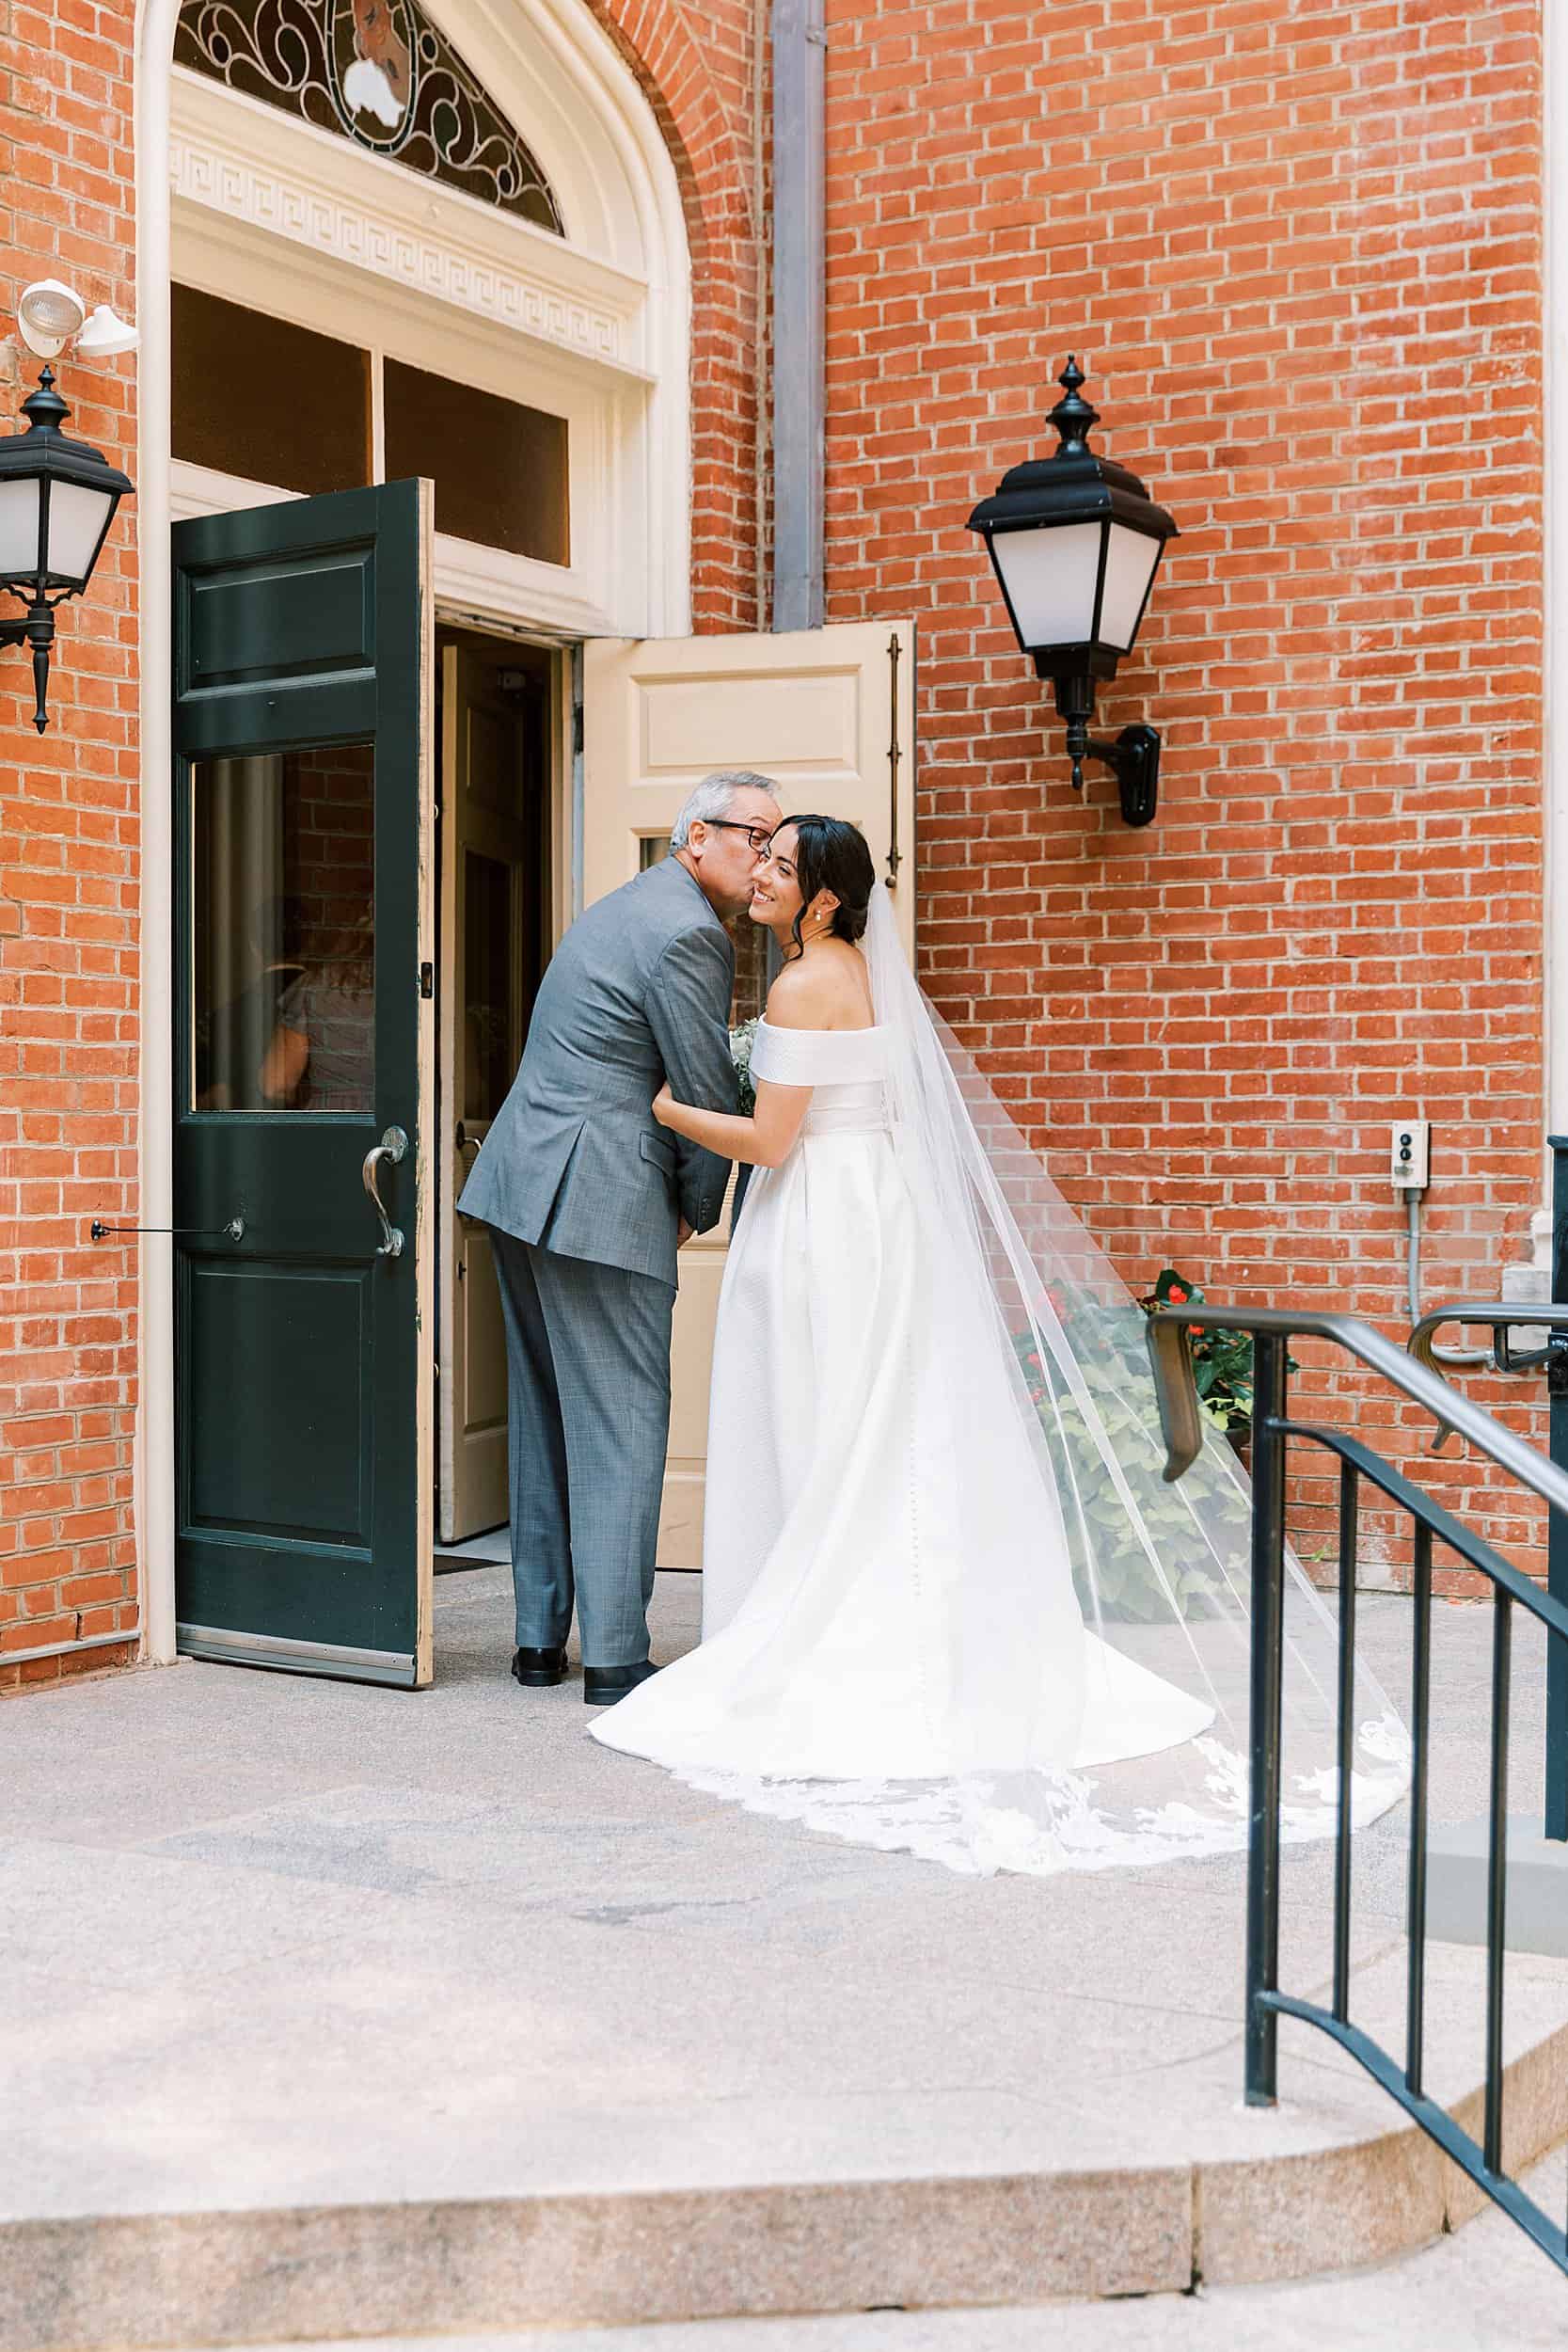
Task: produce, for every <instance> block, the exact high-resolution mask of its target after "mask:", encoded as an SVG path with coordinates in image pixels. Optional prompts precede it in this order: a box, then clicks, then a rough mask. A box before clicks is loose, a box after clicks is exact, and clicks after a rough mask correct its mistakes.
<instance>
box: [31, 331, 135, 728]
mask: <svg viewBox="0 0 1568 2352" xmlns="http://www.w3.org/2000/svg"><path fill="white" fill-rule="evenodd" d="M22 413H23V415H24V417H25V418H26V419H27V430H26V432H25V433H12V434H8V435H6V436H4V437H0V590H3V591H4V592H5V594H6V595H8V596H16V597H17V598H19V599H20V601H21V602H22V603H23V604H24V605H25V606H26V607H27V617H26V619H25V620H24V621H0V645H30V646H31V647H32V649H33V691H34V702H35V705H36V707H35V708H34V711H33V724H34V726H35V727H37V729H38V731H39V733H40V735H41V734H42V733H43V731H44V729H45V727H46V726H47V725H48V724H49V654H50V648H51V647H52V646H53V644H54V643H55V608H56V607H57V606H58V605H61V604H63V603H64V602H65V600H66V598H67V597H68V596H80V595H81V594H82V592H83V590H84V589H85V588H86V586H87V582H88V580H90V579H91V578H92V574H93V567H94V565H95V564H97V562H98V558H99V555H100V553H101V551H102V549H103V542H104V540H105V539H106V538H107V537H108V535H109V526H110V524H111V523H112V522H113V521H114V518H115V512H116V509H117V508H118V507H119V501H120V500H121V499H122V498H126V497H128V496H129V495H130V493H131V488H132V485H131V480H130V477H129V475H127V474H123V473H121V472H120V470H119V467H118V466H111V465H110V463H109V461H108V459H107V458H106V457H104V456H103V455H102V454H101V453H99V451H97V450H95V449H89V448H88V447H87V443H86V442H85V441H77V440H73V439H72V438H71V435H70V434H69V433H65V432H63V431H62V430H61V427H62V426H63V424H64V422H65V420H66V418H67V417H69V416H70V414H71V411H70V409H69V408H68V407H67V406H66V405H65V402H64V401H63V400H62V399H61V398H60V396H59V394H58V392H57V391H56V390H55V376H54V371H53V370H52V369H50V368H47V367H46V368H45V369H44V371H43V373H42V374H41V375H40V378H39V388H38V390H37V391H36V392H34V393H32V394H31V396H30V397H29V398H28V399H26V400H24V402H23V404H22Z"/></svg>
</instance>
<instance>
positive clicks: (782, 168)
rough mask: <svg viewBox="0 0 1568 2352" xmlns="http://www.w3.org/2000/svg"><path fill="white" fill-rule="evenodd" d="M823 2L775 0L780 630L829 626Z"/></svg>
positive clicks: (776, 587)
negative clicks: (825, 621)
mask: <svg viewBox="0 0 1568 2352" xmlns="http://www.w3.org/2000/svg"><path fill="white" fill-rule="evenodd" d="M824 7H825V0H773V43H772V46H773V627H774V628H776V629H787V628H821V626H822V613H823V593H822V485H823V450H824V445H825V438H826V436H825V427H824V405H825V401H826V380H825V371H826V346H825V340H824V326H823V290H822V281H823V274H824V270H825V267H826V251H827V248H826V238H825V230H824V198H823V183H824V155H825V143H824V131H823V103H824V100H823V93H824V84H825V78H826V77H825V73H824V62H825V51H826V46H827V34H826V31H825V29H824V24H825V20H824Z"/></svg>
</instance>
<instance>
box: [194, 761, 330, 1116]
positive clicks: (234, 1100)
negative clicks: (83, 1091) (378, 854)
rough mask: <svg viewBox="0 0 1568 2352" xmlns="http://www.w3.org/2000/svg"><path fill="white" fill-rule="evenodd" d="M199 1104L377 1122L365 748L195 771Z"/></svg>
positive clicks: (201, 765)
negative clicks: (352, 1115) (360, 1116)
mask: <svg viewBox="0 0 1568 2352" xmlns="http://www.w3.org/2000/svg"><path fill="white" fill-rule="evenodd" d="M191 799H192V807H191V818H192V824H191V840H192V848H193V857H194V865H195V874H194V878H193V879H194V889H193V893H192V939H191V950H192V974H191V982H192V986H191V1003H192V1020H191V1070H190V1073H189V1074H190V1088H191V1096H190V1099H191V1105H192V1107H193V1109H195V1110H198V1111H279V1112H281V1111H294V1112H298V1111H337V1112H363V1113H372V1112H373V1111H374V1108H375V938H374V922H375V844H374V831H375V771H374V753H373V752H372V748H371V746H370V745H369V744H368V743H348V744H334V745H332V746H330V747H324V748H322V749H318V750H309V751H293V752H269V753H266V754H263V755H248V756H245V757H243V758H233V759H207V760H198V761H197V762H196V763H195V764H194V766H193V767H192V770H191Z"/></svg>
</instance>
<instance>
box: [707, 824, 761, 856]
mask: <svg viewBox="0 0 1568 2352" xmlns="http://www.w3.org/2000/svg"><path fill="white" fill-rule="evenodd" d="M703 822H704V824H705V825H707V826H710V827H711V828H712V830H713V831H714V832H715V833H743V834H745V836H746V838H747V840H748V841H749V842H750V843H751V845H752V849H753V850H755V851H756V853H757V855H758V856H759V857H760V856H761V855H762V852H763V851H764V850H766V849H767V847H768V843H769V842H770V841H771V840H772V838H773V835H772V833H771V832H770V830H769V829H768V826H767V825H743V824H742V823H741V822H740V820H739V818H735V817H705V818H703Z"/></svg>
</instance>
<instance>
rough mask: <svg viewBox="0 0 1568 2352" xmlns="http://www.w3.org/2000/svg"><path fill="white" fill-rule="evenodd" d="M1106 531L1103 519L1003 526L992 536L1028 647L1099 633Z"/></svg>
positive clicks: (1085, 639) (993, 550)
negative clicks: (1097, 597) (1097, 598)
mask: <svg viewBox="0 0 1568 2352" xmlns="http://www.w3.org/2000/svg"><path fill="white" fill-rule="evenodd" d="M1100 531H1101V526H1100V525H1099V523H1058V524H1057V525H1055V526H1054V527H1052V526H1051V525H1045V526H1043V527H1037V528H1035V529H1034V530H1029V531H999V532H996V534H995V536H994V537H993V538H992V540H991V543H990V545H991V553H992V554H993V556H994V557H995V559H996V567H997V569H998V571H999V572H1000V573H1001V575H1002V584H1003V586H1004V587H1005V588H1006V592H1007V601H1008V603H1009V604H1010V605H1011V606H1012V609H1013V622H1014V625H1015V627H1016V628H1017V629H1018V633H1019V637H1020V639H1021V641H1022V644H1023V646H1024V649H1025V650H1026V651H1027V652H1033V651H1034V650H1035V649H1036V648H1037V646H1043V645H1082V644H1087V642H1088V640H1089V638H1090V637H1091V636H1092V635H1093V633H1094V591H1095V582H1096V580H1097V578H1098V575H1099V571H1100Z"/></svg>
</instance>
